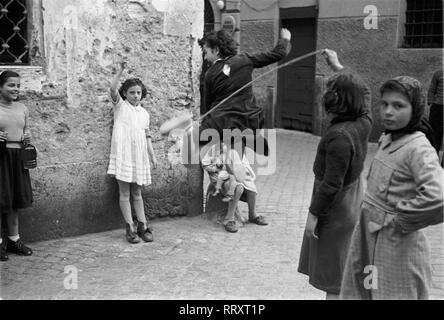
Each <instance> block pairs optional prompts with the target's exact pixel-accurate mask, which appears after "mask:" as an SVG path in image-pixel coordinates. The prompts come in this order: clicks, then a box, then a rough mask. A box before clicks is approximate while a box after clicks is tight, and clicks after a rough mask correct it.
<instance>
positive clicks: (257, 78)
mask: <svg viewBox="0 0 444 320" xmlns="http://www.w3.org/2000/svg"><path fill="white" fill-rule="evenodd" d="M322 52H324V49H321V50H317V51H313V52H310V53H307V54H304V55H303V56H299V57H296V58H294V59H292V60H290V61H288V62H286V63H284V64H282V65H280V66H278V67H275V68H272V69H271V70H269V71H267V72H265V73H263V74H261V75H260V76H258V77H256V78H255V79H253V80H252V81H250V82H248V83H247V84H246V85H244V86H243V87H241V88H239V89H238V90H236V91H235V92H233V93H232V94H231V95H229V96H228V97H226V98H225V99H223V100H222V101H221V102H219V103H218V104H217V105H216V106H215V107H213V108H211V110H209V111H208V112H207V113H205V114H203V115H202V116H200V117H199V124H200V123H201V122H202V120H203V119H204V118H205V117H207V116H208V115H210V114H211V113H212V112H214V111H215V110H216V109H218V108H220V107H221V106H222V105H223V104H224V103H225V102H227V101H228V100H230V99H231V98H233V97H234V96H235V95H237V94H238V93H239V92H241V91H242V90H244V89H246V88H248V87H249V86H251V85H252V84H253V83H254V82H256V81H258V80H260V79H262V78H263V77H265V76H266V75H269V74H270V73H272V72H274V71H277V70H280V69H282V68H285V67H288V66H289V65H291V64H294V63H296V62H299V61H301V60H304V59H306V58H308V57H311V56H314V55H317V54H319V53H322ZM174 120H175V119H172V120H170V121H174ZM170 121H168V122H170ZM168 122H167V123H168ZM192 126H193V123H192V122H191V123H190V124H189V125H188V126H187V127H186V128H185V131H188V130H189V129H191V127H192Z"/></svg>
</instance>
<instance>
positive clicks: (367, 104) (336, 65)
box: [322, 49, 373, 123]
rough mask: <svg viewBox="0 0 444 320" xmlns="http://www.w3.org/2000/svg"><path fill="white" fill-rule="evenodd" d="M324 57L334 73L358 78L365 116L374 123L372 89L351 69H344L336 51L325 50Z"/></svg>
mask: <svg viewBox="0 0 444 320" xmlns="http://www.w3.org/2000/svg"><path fill="white" fill-rule="evenodd" d="M322 55H323V56H324V58H325V59H326V61H327V64H328V65H329V66H330V68H331V69H332V70H333V71H334V72H352V73H354V74H355V75H357V77H358V81H359V83H358V86H359V89H360V90H361V92H362V94H363V96H364V116H365V117H367V118H368V120H369V121H370V123H373V119H372V92H371V90H370V87H369V86H368V85H367V83H365V81H364V80H363V79H362V78H361V77H359V75H358V74H357V73H356V72H355V71H353V70H351V69H350V68H349V67H344V66H343V65H342V64H341V63H340V62H339V58H338V54H337V53H336V51H334V50H330V49H325V50H324V51H323V52H322Z"/></svg>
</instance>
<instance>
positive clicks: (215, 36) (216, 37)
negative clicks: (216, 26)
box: [199, 29, 237, 58]
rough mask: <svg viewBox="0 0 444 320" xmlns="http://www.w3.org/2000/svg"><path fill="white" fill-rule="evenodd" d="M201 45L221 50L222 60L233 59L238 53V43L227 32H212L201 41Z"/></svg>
mask: <svg viewBox="0 0 444 320" xmlns="http://www.w3.org/2000/svg"><path fill="white" fill-rule="evenodd" d="M199 45H200V46H201V47H203V46H204V45H206V46H207V47H209V48H210V49H216V48H217V49H219V56H220V57H221V58H226V57H231V56H234V55H235V54H236V53H237V43H236V42H235V41H234V39H233V37H232V36H231V34H230V33H229V32H228V31H226V30H223V29H222V30H219V31H211V32H209V33H207V34H205V35H204V37H203V38H202V39H200V40H199Z"/></svg>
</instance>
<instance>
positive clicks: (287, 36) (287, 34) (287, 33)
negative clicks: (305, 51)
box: [281, 28, 291, 40]
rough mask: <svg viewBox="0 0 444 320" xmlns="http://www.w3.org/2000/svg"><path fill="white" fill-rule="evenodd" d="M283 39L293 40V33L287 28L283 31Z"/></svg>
mask: <svg viewBox="0 0 444 320" xmlns="http://www.w3.org/2000/svg"><path fill="white" fill-rule="evenodd" d="M281 38H282V39H286V40H291V32H290V30H288V29H286V28H282V29H281Z"/></svg>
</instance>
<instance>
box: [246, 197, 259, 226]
mask: <svg viewBox="0 0 444 320" xmlns="http://www.w3.org/2000/svg"><path fill="white" fill-rule="evenodd" d="M245 192H246V194H247V204H248V217H249V219H250V220H252V219H254V218H256V217H257V214H256V193H254V192H252V191H249V190H245Z"/></svg>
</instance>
